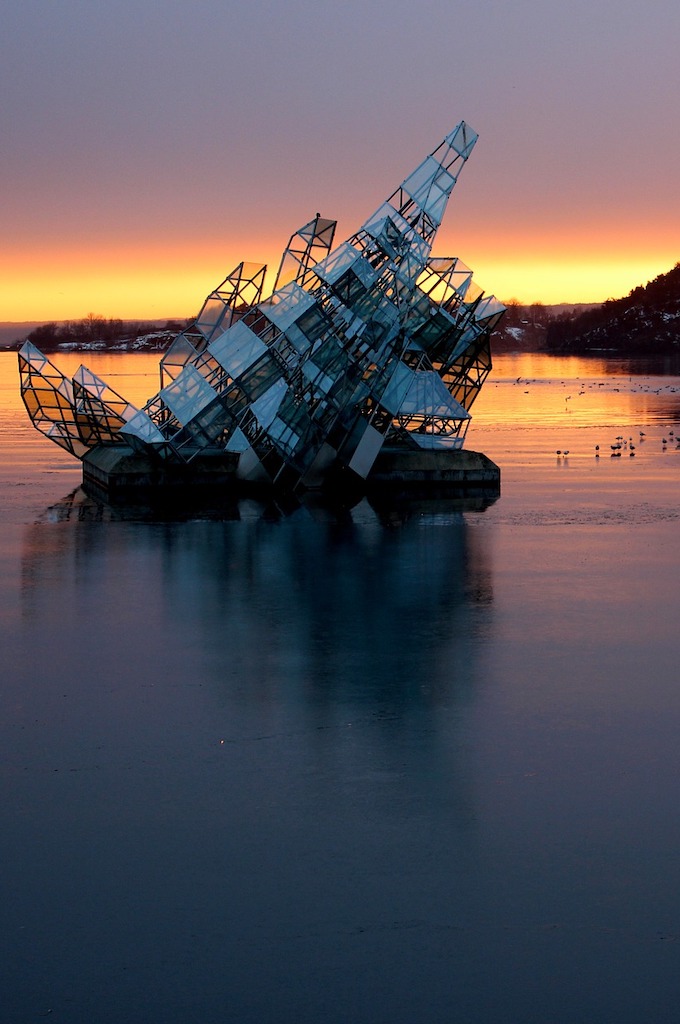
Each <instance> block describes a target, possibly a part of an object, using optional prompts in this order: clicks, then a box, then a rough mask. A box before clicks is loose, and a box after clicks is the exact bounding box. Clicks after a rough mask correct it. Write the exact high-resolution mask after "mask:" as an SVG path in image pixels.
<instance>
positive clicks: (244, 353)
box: [208, 321, 267, 379]
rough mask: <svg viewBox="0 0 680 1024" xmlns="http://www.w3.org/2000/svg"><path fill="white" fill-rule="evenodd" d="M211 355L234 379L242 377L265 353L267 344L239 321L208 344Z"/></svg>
mask: <svg viewBox="0 0 680 1024" xmlns="http://www.w3.org/2000/svg"><path fill="white" fill-rule="evenodd" d="M208 351H209V352H210V355H211V356H213V358H214V359H216V360H217V362H218V363H219V364H220V366H222V367H223V368H224V369H225V370H226V371H227V373H228V374H229V375H230V376H231V377H233V378H234V379H235V378H237V377H240V376H241V374H242V373H244V372H245V370H247V369H248V367H250V366H252V365H253V363H254V362H256V360H257V359H259V358H260V356H261V355H263V353H265V352H266V351H267V347H266V345H265V344H264V343H263V342H262V341H260V339H259V338H258V337H257V335H256V334H254V333H253V331H251V330H250V328H249V327H246V325H245V324H243V323H241V321H239V322H238V323H236V324H234V326H233V327H230V328H229V330H228V331H225V333H224V334H222V335H220V337H219V338H217V339H216V340H215V341H213V342H211V344H210V345H209V346H208Z"/></svg>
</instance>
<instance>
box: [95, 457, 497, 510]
mask: <svg viewBox="0 0 680 1024" xmlns="http://www.w3.org/2000/svg"><path fill="white" fill-rule="evenodd" d="M237 461H238V456H237V455H235V454H232V453H229V452H220V453H215V454H206V453H202V454H201V455H199V456H197V457H196V458H195V459H194V460H193V461H192V462H190V463H186V464H182V465H177V464H175V463H164V462H162V461H161V460H159V459H154V458H151V457H149V456H148V455H144V454H140V453H138V452H135V451H133V450H132V449H131V448H129V447H128V446H127V445H106V446H104V445H102V446H100V447H98V448H93V449H92V450H91V451H89V452H88V453H87V455H85V457H84V458H83V488H84V490H85V491H86V492H87V493H88V494H90V495H91V496H92V497H95V498H101V499H104V500H105V501H115V500H122V501H130V500H148V499H150V498H161V497H162V498H163V499H164V500H166V499H172V500H174V499H176V500H180V501H181V500H184V499H186V498H189V497H190V498H191V499H192V500H194V501H196V500H198V501H200V499H201V496H202V495H205V496H206V498H207V497H208V496H215V495H216V494H218V493H229V492H231V493H235V492H238V491H242V490H243V489H244V485H243V484H242V483H241V482H240V481H239V480H237V479H236V464H237ZM350 476H351V478H352V479H351V480H350V479H349V478H347V479H346V481H345V483H346V486H347V488H348V490H349V489H353V490H354V491H355V492H356V490H358V489H362V490H364V491H366V492H368V493H370V494H375V493H380V492H385V493H386V494H390V493H394V492H397V493H399V492H408V493H414V492H418V493H432V492H435V491H436V492H437V493H439V494H441V493H446V494H447V495H452V496H456V495H467V494H469V493H470V492H475V493H477V492H479V493H482V494H483V495H484V496H485V497H487V498H496V497H498V495H499V494H500V477H501V473H500V469H499V468H498V466H497V465H496V464H495V463H493V462H492V461H491V459H489V458H487V456H486V455H483V454H482V453H481V452H472V451H467V450H465V449H460V450H458V451H413V450H406V449H401V448H384V449H383V450H382V451H381V452H380V453H379V455H378V458H377V459H376V462H375V465H374V466H373V469H372V471H371V473H370V475H369V477H368V479H367V480H366V481H365V482H364V481H361V480H359V478H358V477H356V476H355V475H354V474H350ZM338 484H340V485H341V486H342V480H341V478H337V477H336V478H335V480H334V489H335V491H336V493H337V491H338ZM260 489H261V488H260Z"/></svg>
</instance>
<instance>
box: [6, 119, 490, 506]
mask: <svg viewBox="0 0 680 1024" xmlns="http://www.w3.org/2000/svg"><path fill="white" fill-rule="evenodd" d="M476 140H477V135H476V134H475V132H474V131H472V129H471V128H470V127H469V126H468V125H467V124H466V123H465V122H461V123H460V124H458V125H457V126H456V128H454V130H453V131H452V132H451V133H450V134H449V135H447V136H446V138H445V139H444V140H443V141H442V143H441V144H440V145H439V146H438V147H437V148H436V149H435V150H434V152H433V153H431V154H430V155H429V156H427V157H426V158H425V160H424V161H423V162H422V163H421V164H420V165H419V166H418V167H417V168H416V169H415V171H413V173H412V174H410V175H409V176H408V177H407V178H406V179H405V180H404V181H403V182H402V184H401V185H400V186H399V187H398V188H397V189H396V190H395V191H394V192H393V193H392V195H391V196H390V197H389V198H388V199H387V201H386V202H384V203H383V204H382V205H381V206H380V207H379V208H378V209H377V210H376V211H375V213H373V214H372V215H371V216H370V217H369V218H368V219H367V220H366V221H365V222H364V224H363V225H362V226H361V228H360V229H359V230H358V231H357V232H356V233H355V234H354V235H352V236H351V237H350V238H349V239H348V240H347V241H345V242H343V243H342V244H340V245H339V246H337V247H336V248H332V245H333V237H334V232H335V226H336V225H335V221H332V220H327V219H325V218H323V217H321V216H320V214H317V215H316V216H315V217H314V218H313V219H312V220H311V221H309V223H307V224H305V225H304V226H303V227H301V228H300V229H299V230H298V231H296V232H295V234H294V235H293V236H292V237H291V239H290V242H289V244H288V246H287V248H286V250H285V251H284V254H283V257H282V260H281V265H280V268H279V272H278V275H277V278H276V282H275V285H274V290H273V291H272V293H271V294H270V295H269V296H268V297H264V281H265V271H266V267H264V266H262V265H259V264H250V263H241V264H239V266H238V267H236V269H235V270H234V271H232V273H231V274H229V275H228V276H227V278H226V279H225V280H224V281H223V282H222V284H221V285H220V286H219V287H218V288H217V289H215V291H213V292H212V293H211V294H210V295H209V296H208V298H207V299H206V301H205V303H204V305H203V307H202V308H201V310H200V312H199V314H198V316H197V317H196V320H195V321H194V322H193V324H192V325H191V326H190V327H189V328H187V329H186V330H184V331H183V332H182V333H181V334H180V335H179V336H178V337H177V338H176V339H175V341H174V342H173V343H172V345H171V346H170V348H169V349H168V350H167V352H166V353H165V355H164V356H163V358H162V360H161V364H160V377H161V379H160V390H159V391H158V392H157V394H156V395H154V396H153V397H152V398H151V399H150V400H149V401H148V402H147V403H146V405H145V406H144V408H142V409H136V408H134V407H133V406H131V405H130V404H128V403H127V402H126V401H125V399H123V398H122V397H121V396H120V395H118V394H117V393H116V392H115V391H113V389H111V388H110V387H108V385H106V384H105V383H104V382H103V381H101V380H100V379H99V378H98V377H96V376H95V375H94V374H93V373H91V372H90V371H89V370H87V369H85V368H84V367H81V368H80V370H79V371H78V373H77V374H76V376H75V377H74V378H73V379H72V380H68V379H67V378H66V377H64V376H63V375H62V374H61V373H60V372H59V371H58V369H57V368H56V367H55V366H53V365H52V364H51V363H50V362H49V360H48V359H46V357H45V356H44V355H42V354H41V353H40V352H39V351H38V350H37V349H36V348H35V347H34V346H33V345H31V344H29V343H26V345H24V347H23V348H22V349H21V351H20V353H19V366H20V373H21V390H22V396H23V399H24V402H25V404H26V408H27V409H28V412H29V415H30V416H31V419H32V421H33V423H34V425H35V426H36V427H37V428H38V429H39V430H41V431H42V432H43V433H45V434H46V435H47V436H48V437H50V438H51V439H52V440H53V441H55V442H56V443H57V444H59V445H61V446H62V447H64V448H66V449H68V450H69V451H70V452H71V453H72V454H73V455H75V456H76V457H78V458H82V457H83V456H84V455H85V454H86V453H87V452H88V451H89V450H90V449H92V448H93V447H95V446H98V445H105V446H110V445H123V446H127V447H128V448H132V449H133V450H137V451H140V452H143V453H145V454H147V455H149V454H150V455H152V456H153V457H154V458H156V459H158V460H164V461H165V462H166V463H172V462H176V463H189V462H191V461H192V460H196V459H200V458H201V456H205V455H207V454H209V453H214V452H216V451H220V452H225V451H226V452H231V453H233V455H234V457H235V460H236V462H237V469H236V475H237V477H238V478H240V479H242V480H248V481H261V482H267V483H269V484H271V485H276V486H280V487H285V488H296V487H302V488H305V487H317V486H320V485H321V484H323V483H324V482H325V480H326V479H327V478H328V476H329V474H337V473H338V472H346V473H349V474H351V475H354V476H356V477H358V478H360V479H366V477H367V476H368V475H369V473H370V471H371V467H372V466H373V464H374V461H375V459H376V457H377V455H378V453H379V452H380V450H381V449H382V448H383V446H385V445H388V446H397V447H401V448H403V449H414V450H417V449H434V450H436V449H452V450H455V449H457V448H460V447H462V445H463V442H464V438H465V434H466V431H467V427H468V424H469V420H470V408H471V406H472V403H473V402H474V400H475V398H476V396H477V394H478V393H479V390H480V388H481V387H482V384H483V383H484V380H485V379H486V377H487V375H488V373H489V371H490V369H491V351H490V336H491V333H492V331H493V329H494V327H495V326H496V324H497V323H498V321H499V319H500V318H501V316H502V315H503V311H504V307H503V306H502V304H501V303H500V302H498V300H497V299H495V298H494V297H493V296H487V295H485V294H484V293H483V292H482V291H481V289H479V288H478V287H477V286H476V285H475V284H474V283H473V281H472V273H471V271H470V270H469V269H468V268H467V267H466V266H465V264H464V263H462V262H461V261H460V260H459V259H455V258H441V257H439V258H433V257H432V256H431V249H432V244H433V242H434V238H435V235H436V233H437V229H438V228H439V226H440V224H441V221H442V217H443V215H444V211H445V208H446V204H447V202H448V199H449V196H450V195H451V192H452V190H453V187H454V185H455V184H456V180H457V178H458V175H459V173H460V171H461V169H462V167H463V166H464V164H465V162H466V161H467V159H468V157H469V156H470V153H471V151H472V149H473V147H474V145H475V142H476Z"/></svg>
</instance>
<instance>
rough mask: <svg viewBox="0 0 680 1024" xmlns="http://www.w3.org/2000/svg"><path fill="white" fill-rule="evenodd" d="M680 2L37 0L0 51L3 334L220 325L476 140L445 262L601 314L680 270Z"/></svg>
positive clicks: (17, 13) (500, 287)
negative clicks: (56, 326) (190, 322)
mask: <svg viewBox="0 0 680 1024" xmlns="http://www.w3.org/2000/svg"><path fill="white" fill-rule="evenodd" d="M679 43H680V5H678V4H677V0H648V2H647V3H646V4H641V3H639V2H635V3H632V2H631V0H572V2H570V3H569V4H557V3H554V2H553V0H514V2H512V3H510V2H502V0H478V2H476V3H474V4H472V3H462V2H456V0H420V2H418V3H415V2H412V3H406V2H405V0H390V2H389V3H388V2H387V0H344V2H343V3H337V2H334V3H329V2H328V0H314V2H312V0H286V2H285V3H284V2H283V0H280V2H276V3H274V2H267V0H250V2H249V3H247V4H245V3H240V2H239V3H236V2H235V0H219V2H218V0H191V2H189V0H116V3H115V4H110V3H104V2H103V0H60V2H59V3H56V2H54V0H22V2H21V3H14V4H8V5H6V7H5V9H4V11H3V24H2V32H1V33H0V88H1V93H0V95H1V97H2V100H1V102H0V139H1V140H2V146H1V151H0V185H1V187H2V203H0V321H33V320H48V319H66V318H80V317H83V316H85V315H86V314H87V313H90V312H93V313H95V314H98V315H101V316H105V317H124V318H135V317H139V318H154V317H157V318H165V317H184V316H191V315H193V314H195V313H196V312H197V310H198V308H199V307H200V305H201V302H202V300H203V298H204V296H205V295H206V293H207V292H209V291H210V290H211V289H212V288H214V287H215V286H216V285H217V284H218V283H219V282H220V281H221V280H222V279H223V278H224V277H225V275H226V274H227V273H228V272H229V271H230V270H231V269H232V268H233V267H234V266H235V265H236V264H237V263H238V262H240V261H241V260H243V259H245V260H251V261H254V262H262V263H268V264H269V266H270V268H271V269H272V271H275V270H276V269H277V266H278V261H279V258H280V252H281V249H282V248H283V247H284V246H285V244H286V242H287V240H288V237H289V235H290V234H291V232H292V231H294V230H295V228H297V227H299V226H300V225H301V224H303V223H304V222H306V221H307V220H309V219H311V218H312V217H313V216H314V214H315V213H316V212H317V211H319V212H321V214H322V215H323V216H325V217H333V218H335V219H337V220H338V222H339V223H338V234H337V235H336V240H337V241H340V240H341V239H342V238H345V237H346V236H348V235H350V234H351V233H352V232H353V231H354V230H355V229H356V228H357V227H358V226H359V224H360V223H361V222H362V221H363V220H364V219H365V217H366V216H367V215H368V214H369V213H371V212H372V211H373V209H375V207H377V206H378V205H379V203H380V202H381V201H382V200H383V199H384V198H385V197H386V196H387V195H388V194H389V193H390V192H391V191H392V190H393V188H394V187H395V186H396V185H398V184H399V182H400V181H401V180H402V179H403V178H404V177H405V175H406V174H407V173H408V172H409V171H410V170H412V168H413V167H414V166H415V165H416V164H417V163H419V162H420V160H421V159H422V158H423V157H424V156H426V155H427V153H429V152H430V151H432V150H433V149H434V148H435V147H436V145H437V144H438V143H439V142H440V141H441V139H442V137H443V136H444V135H445V134H446V133H447V132H448V131H450V129H451V128H452V127H453V126H454V125H455V124H456V123H457V122H458V121H460V120H462V119H464V120H466V121H468V122H469V123H470V124H471V125H472V127H473V128H474V129H475V131H477V132H478V133H479V136H480V138H479V142H478V143H477V146H476V148H475V150H474V152H473V154H472V157H471V159H470V160H469V162H468V164H467V166H466V167H465V169H464V171H463V173H462V175H461V178H460V181H459V183H458V185H457V187H456V189H455V191H454V194H453V197H452V200H451V202H450V204H449V208H448V212H447V215H446V218H445V220H444V224H443V226H442V228H441V230H440V232H439V235H438V237H437V241H436V244H435V250H434V253H435V255H441V256H458V257H460V258H461V259H463V260H464V261H465V263H467V264H468V265H469V266H470V267H471V268H472V269H473V271H474V273H475V279H476V281H477V282H478V283H479V284H480V286H481V287H482V288H484V289H485V291H487V292H493V293H495V294H496V295H498V296H499V298H501V299H503V300H506V301H507V300H508V299H511V298H517V299H519V300H520V301H521V302H523V303H532V302H536V301H540V302H546V303H555V302H601V301H604V300H605V299H606V298H609V297H612V298H614V297H619V296H621V295H625V294H627V292H629V291H630V289H631V288H632V287H634V286H635V285H637V284H644V283H645V282H646V281H648V280H649V279H651V278H652V277H655V276H656V275H657V274H659V273H663V272H665V271H667V270H669V269H670V268H671V267H672V266H673V265H674V264H675V263H676V262H678V260H680V244H679V243H680V202H679V200H678V186H679V183H680V127H679V124H678V117H677V112H676V106H677V100H678V97H679V96H680V59H678V45H679Z"/></svg>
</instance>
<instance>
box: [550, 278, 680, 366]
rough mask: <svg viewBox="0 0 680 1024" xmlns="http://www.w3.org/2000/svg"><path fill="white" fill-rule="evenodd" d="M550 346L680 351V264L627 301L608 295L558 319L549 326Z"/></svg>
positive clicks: (637, 352) (646, 352)
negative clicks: (576, 314) (590, 306)
mask: <svg viewBox="0 0 680 1024" xmlns="http://www.w3.org/2000/svg"><path fill="white" fill-rule="evenodd" d="M545 347H546V350H547V351H549V352H575V353H586V352H617V353H622V354H626V355H660V354H668V353H677V352H680V263H676V265H675V266H674V267H673V269H672V270H669V271H668V273H666V274H659V276H658V277H655V278H654V280H653V281H649V282H648V283H647V284H646V285H645V286H644V287H643V286H642V285H639V286H638V287H637V288H633V290H632V291H631V293H630V294H629V295H627V296H626V297H625V298H623V299H608V300H607V301H606V302H605V303H603V305H601V306H596V307H594V308H593V309H589V310H587V311H586V312H584V313H581V314H580V315H579V316H576V317H569V316H567V315H563V316H558V317H556V318H555V319H554V320H552V321H551V322H550V323H548V325H547V331H546V339H545Z"/></svg>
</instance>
